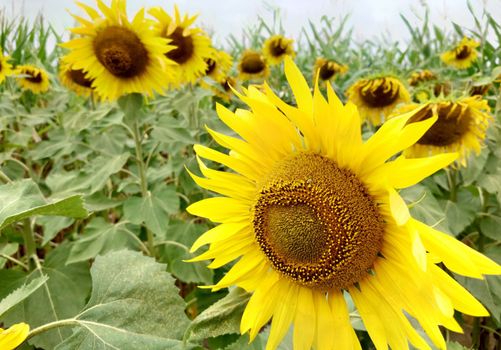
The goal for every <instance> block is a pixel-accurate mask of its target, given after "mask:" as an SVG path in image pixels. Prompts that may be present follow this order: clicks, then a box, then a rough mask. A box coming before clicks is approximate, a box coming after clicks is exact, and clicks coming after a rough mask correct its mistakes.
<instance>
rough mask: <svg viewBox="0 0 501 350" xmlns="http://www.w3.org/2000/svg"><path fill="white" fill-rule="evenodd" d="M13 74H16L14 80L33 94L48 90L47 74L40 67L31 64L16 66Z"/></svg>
mask: <svg viewBox="0 0 501 350" xmlns="http://www.w3.org/2000/svg"><path fill="white" fill-rule="evenodd" d="M14 74H16V75H18V77H17V78H16V80H17V83H18V84H19V86H20V87H21V88H22V89H23V90H30V91H32V92H33V93H35V94H40V93H43V92H46V91H47V90H49V85H50V82H49V76H48V75H47V72H46V71H45V70H44V69H42V68H38V67H35V66H32V65H23V66H17V67H16V69H15V70H14Z"/></svg>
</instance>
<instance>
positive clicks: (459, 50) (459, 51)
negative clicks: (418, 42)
mask: <svg viewBox="0 0 501 350" xmlns="http://www.w3.org/2000/svg"><path fill="white" fill-rule="evenodd" d="M478 46H480V43H479V42H477V41H475V40H473V39H470V38H467V37H464V38H463V40H461V42H460V43H459V44H457V45H456V47H455V48H454V49H452V50H450V51H446V52H444V53H443V54H442V55H440V59H441V60H442V61H443V62H444V63H445V64H448V65H449V66H453V67H456V68H457V69H466V68H469V67H470V66H471V65H472V64H473V62H475V61H476V60H477V58H478V52H477V50H475V49H476V48H477V47H478Z"/></svg>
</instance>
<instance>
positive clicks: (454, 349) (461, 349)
mask: <svg viewBox="0 0 501 350" xmlns="http://www.w3.org/2000/svg"><path fill="white" fill-rule="evenodd" d="M447 349H448V350H468V349H469V348H467V347H466V346H463V345H461V344H459V343H456V342H448V343H447Z"/></svg>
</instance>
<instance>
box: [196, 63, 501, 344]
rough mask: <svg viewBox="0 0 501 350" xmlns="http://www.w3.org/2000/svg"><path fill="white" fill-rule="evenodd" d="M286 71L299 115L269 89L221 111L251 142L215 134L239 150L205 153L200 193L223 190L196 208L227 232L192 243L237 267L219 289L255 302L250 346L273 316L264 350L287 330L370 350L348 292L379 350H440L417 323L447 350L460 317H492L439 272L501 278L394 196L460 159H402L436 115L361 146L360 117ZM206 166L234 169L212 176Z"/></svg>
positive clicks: (400, 123)
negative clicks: (353, 320)
mask: <svg viewBox="0 0 501 350" xmlns="http://www.w3.org/2000/svg"><path fill="white" fill-rule="evenodd" d="M285 73H286V76H287V79H288V81H289V82H290V85H291V88H292V90H293V93H294V97H295V100H296V101H297V104H298V107H293V106H290V105H288V104H286V103H285V102H283V101H282V100H281V99H280V98H279V97H278V96H277V95H275V94H274V93H273V92H272V90H271V89H270V88H269V87H268V85H265V90H266V92H265V93H261V92H260V91H259V90H257V89H255V88H254V87H252V86H251V87H249V89H248V90H246V94H245V95H244V96H241V99H242V100H243V101H244V102H245V103H247V104H248V105H249V106H250V108H251V110H250V111H247V110H243V109H237V111H236V112H235V113H233V112H231V111H230V110H228V109H226V108H224V107H222V106H221V105H219V106H218V108H217V110H218V114H219V117H220V118H221V120H222V121H223V122H224V123H226V124H227V125H228V126H229V127H230V128H231V129H233V130H234V131H235V132H237V133H238V134H239V135H240V136H241V138H235V137H230V136H227V135H224V134H221V133H219V132H216V131H214V130H211V129H209V132H210V134H211V135H212V136H213V138H214V140H215V141H217V142H218V143H219V144H220V145H222V146H223V147H226V148H228V149H230V152H229V154H225V153H221V152H218V151H216V150H213V149H210V148H208V147H205V146H202V145H196V146H195V151H196V153H197V154H198V157H200V170H201V172H202V174H203V176H204V177H199V176H196V175H193V174H192V177H193V178H194V180H195V182H196V183H197V184H199V185H200V186H202V187H204V188H207V189H209V190H212V191H214V192H217V193H220V194H222V195H223V197H214V198H209V199H204V200H201V201H199V202H197V203H195V204H192V205H191V206H190V207H189V208H188V211H189V212H190V213H191V214H193V215H198V216H201V217H205V218H208V219H210V220H211V221H213V222H216V223H220V225H219V226H216V227H215V228H213V229H212V230H210V231H207V232H206V233H205V234H203V235H202V236H201V237H200V238H199V239H198V240H197V241H196V242H195V243H194V244H193V247H192V251H195V250H196V249H198V248H199V247H201V246H202V245H204V244H210V247H209V249H208V251H206V252H205V253H203V254H201V255H199V256H198V257H196V258H194V259H192V260H193V261H199V260H204V259H214V260H213V261H212V263H211V264H210V265H209V266H210V267H211V268H217V267H220V266H222V265H224V264H227V263H228V262H230V261H232V260H235V259H239V258H240V259H239V260H238V262H236V264H235V265H234V266H233V267H232V268H231V269H230V270H229V272H228V273H227V274H226V275H225V276H224V277H223V278H222V279H221V280H220V281H219V282H218V283H217V284H216V285H215V286H212V287H213V290H218V289H221V288H226V287H228V286H231V285H238V286H240V287H242V288H245V289H246V290H247V291H250V292H253V294H252V296H251V298H250V301H249V303H248V304H247V306H246V309H245V311H244V314H243V317H242V320H241V332H242V333H244V332H248V331H249V332H250V338H251V339H254V338H255V337H256V335H257V334H258V333H259V331H260V329H261V328H262V327H263V326H264V325H266V324H267V323H268V321H269V320H270V318H271V319H272V322H271V331H270V335H269V339H268V344H267V347H266V348H267V349H268V350H270V349H275V348H276V347H277V345H278V344H279V342H280V340H281V339H282V337H283V336H284V335H285V334H286V333H287V331H288V329H289V327H290V326H291V324H292V325H293V326H294V331H293V341H294V349H296V350H298V349H310V348H311V347H312V346H313V347H315V348H316V349H336V350H344V349H350V350H352V349H360V344H359V342H358V340H357V337H356V335H355V332H354V330H353V328H352V326H351V324H350V316H349V314H348V307H347V303H346V300H345V296H347V294H348V293H349V295H351V298H352V299H353V301H354V302H355V305H356V308H357V309H358V312H359V314H360V316H361V318H362V320H363V322H364V324H365V327H366V329H367V331H368V332H369V335H370V336H371V338H372V340H373V342H374V344H375V346H376V348H377V349H378V350H379V349H387V344H389V345H390V347H391V348H392V349H393V350H400V349H408V342H411V343H412V344H413V345H415V346H416V347H417V348H420V349H430V347H429V346H428V345H427V343H426V342H425V341H424V340H423V339H422V338H421V336H420V335H419V334H418V333H417V332H416V331H415V330H414V328H413V327H412V325H411V323H410V321H409V319H408V316H407V315H410V316H412V317H413V318H414V319H416V320H417V321H419V322H420V324H421V326H422V327H423V329H424V330H425V331H426V333H427V334H428V336H429V337H430V339H431V340H432V341H433V342H434V343H435V344H436V345H437V346H438V347H439V348H441V349H445V341H444V339H443V337H442V334H441V332H440V328H439V326H440V325H442V326H445V327H447V328H449V329H451V330H454V331H461V328H460V326H459V325H458V323H457V322H456V321H455V319H454V309H457V310H459V311H461V312H464V313H467V314H471V315H476V316H480V315H487V314H488V312H487V310H486V309H485V308H484V307H483V306H482V305H481V304H480V303H479V302H478V301H477V300H476V299H475V298H474V297H473V296H471V295H470V294H469V293H468V292H467V291H466V290H465V289H464V288H463V287H461V286H460V285H459V284H458V283H457V282H456V281H455V280H454V279H453V278H452V277H450V276H449V274H447V273H446V272H444V271H443V270H441V269H440V268H439V267H438V266H437V264H439V263H440V262H443V263H444V264H445V266H447V267H448V268H449V269H450V270H452V271H454V272H457V273H460V274H464V275H467V276H471V277H477V278H482V274H486V273H489V274H497V273H500V272H501V268H500V267H499V266H498V265H497V264H496V263H494V262H493V261H491V260H489V259H488V258H486V257H484V256H483V255H481V254H480V253H478V252H476V251H474V250H473V249H471V248H469V247H467V246H465V245H464V244H462V243H461V242H459V241H457V240H456V239H454V238H452V237H451V236H449V235H447V234H445V233H442V232H439V231H436V230H434V229H433V228H431V227H429V226H427V225H425V224H423V223H421V222H419V221H418V220H415V219H413V218H412V217H411V216H410V214H409V211H408V208H407V206H406V204H405V202H404V201H403V200H402V198H401V197H400V196H399V194H398V192H397V191H396V189H401V188H405V187H408V186H412V185H413V184H415V183H417V182H419V181H420V180H422V179H423V178H425V177H426V176H428V175H430V174H432V173H434V172H435V171H437V170H438V169H440V168H442V167H444V166H446V165H447V164H449V163H450V162H452V161H453V160H454V159H455V158H456V156H457V155H456V154H442V155H437V156H433V157H428V158H421V159H406V158H404V157H399V158H397V159H394V160H391V161H387V160H388V159H389V158H390V157H392V156H393V155H394V154H395V153H398V152H400V151H401V150H403V149H405V148H407V147H408V146H410V145H411V144H413V143H414V142H416V141H417V140H419V139H420V138H421V137H422V135H423V134H424V133H425V132H426V130H427V129H428V128H429V127H430V126H431V125H432V124H433V122H434V121H435V120H436V118H431V119H427V120H425V121H422V122H419V123H412V124H408V120H409V119H410V118H411V116H412V114H405V115H402V116H400V117H397V118H393V119H390V120H389V121H387V122H386V123H385V124H384V125H383V126H382V127H381V128H380V129H379V130H378V131H377V132H376V133H375V134H374V135H373V136H372V137H371V138H370V139H369V140H368V141H366V142H363V141H362V137H361V130H360V120H359V115H358V112H357V108H356V107H355V106H354V105H353V104H352V103H348V104H347V105H346V106H343V104H342V103H341V102H340V100H339V99H338V97H337V96H336V95H335V93H334V91H333V89H332V87H331V86H330V85H327V95H328V101H327V100H326V99H325V98H324V97H323V96H322V94H321V93H320V92H319V88H318V86H316V87H315V91H314V94H313V96H312V95H311V93H310V89H309V87H308V84H307V83H306V80H305V79H304V77H303V76H302V75H301V73H300V71H299V69H298V68H297V67H296V66H295V65H294V63H293V62H292V60H291V59H289V58H286V59H285ZM202 158H204V159H208V160H210V161H214V162H218V163H221V164H223V165H225V166H227V167H229V168H230V169H232V170H233V171H234V172H225V171H218V170H213V169H210V168H208V167H207V166H206V165H205V164H204V163H203V161H202V160H201V159H202Z"/></svg>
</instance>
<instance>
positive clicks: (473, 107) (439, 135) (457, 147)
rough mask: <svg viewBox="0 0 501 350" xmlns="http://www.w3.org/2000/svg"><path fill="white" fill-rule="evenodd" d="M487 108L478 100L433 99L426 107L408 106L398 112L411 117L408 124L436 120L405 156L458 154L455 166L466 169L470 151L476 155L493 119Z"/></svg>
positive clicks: (485, 102) (478, 97) (480, 99)
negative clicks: (409, 114) (457, 164)
mask: <svg viewBox="0 0 501 350" xmlns="http://www.w3.org/2000/svg"><path fill="white" fill-rule="evenodd" d="M489 110H490V109H489V105H488V104H487V101H486V100H483V99H482V97H481V96H478V95H477V96H473V97H462V98H459V99H452V98H447V99H446V98H439V99H432V100H430V101H428V102H426V103H425V104H422V105H418V104H410V105H406V106H403V107H401V108H400V109H399V110H398V112H399V113H400V112H405V113H414V115H413V116H412V117H411V118H410V119H409V123H414V122H419V121H423V120H427V119H429V118H432V117H434V118H437V121H436V122H435V123H434V124H433V125H432V126H431V128H429V129H428V131H427V132H426V133H425V134H424V135H423V136H422V137H421V138H420V139H419V140H418V141H417V142H416V143H415V144H414V145H413V146H411V147H410V148H409V149H407V150H405V152H404V154H405V155H408V156H412V157H426V156H429V155H433V154H441V153H445V152H458V153H459V155H460V157H459V159H458V162H459V164H460V165H462V166H466V161H467V159H468V156H469V155H470V153H471V151H474V152H475V153H477V154H479V153H480V150H481V147H482V144H483V141H484V139H485V135H486V130H487V127H488V126H489V122H490V121H491V120H492V117H491V116H490V115H489Z"/></svg>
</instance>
